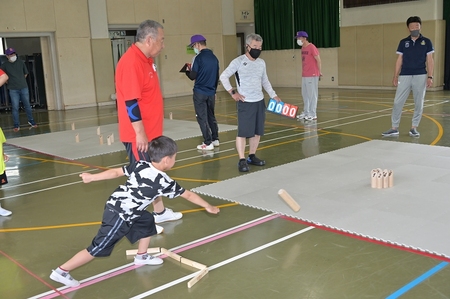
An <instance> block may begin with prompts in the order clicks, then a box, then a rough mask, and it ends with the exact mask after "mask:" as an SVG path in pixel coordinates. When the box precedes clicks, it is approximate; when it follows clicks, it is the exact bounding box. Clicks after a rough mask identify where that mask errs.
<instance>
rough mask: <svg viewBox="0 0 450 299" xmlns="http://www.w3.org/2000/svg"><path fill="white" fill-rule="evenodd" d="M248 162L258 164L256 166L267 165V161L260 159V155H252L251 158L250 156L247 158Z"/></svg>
mask: <svg viewBox="0 0 450 299" xmlns="http://www.w3.org/2000/svg"><path fill="white" fill-rule="evenodd" d="M247 163H248V164H252V165H256V166H263V165H266V161H264V160H261V159H258V157H256V156H252V157H251V158H250V157H248V158H247Z"/></svg>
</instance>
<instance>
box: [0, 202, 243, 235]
mask: <svg viewBox="0 0 450 299" xmlns="http://www.w3.org/2000/svg"><path fill="white" fill-rule="evenodd" d="M237 205H239V203H237V202H234V203H228V204H223V205H219V206H217V207H218V208H219V209H221V208H228V207H234V206H237ZM204 210H205V209H204V208H199V209H192V210H186V211H181V213H183V214H187V213H194V212H200V211H204ZM100 224H101V221H96V222H83V223H74V224H61V225H48V226H36V227H22V228H5V229H0V233H13V232H24V231H36V230H47V229H60V228H71V227H81V226H91V225H100Z"/></svg>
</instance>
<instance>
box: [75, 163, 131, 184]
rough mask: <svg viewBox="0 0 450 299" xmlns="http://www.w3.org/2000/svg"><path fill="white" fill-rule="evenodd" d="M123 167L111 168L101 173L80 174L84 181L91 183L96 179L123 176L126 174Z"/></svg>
mask: <svg viewBox="0 0 450 299" xmlns="http://www.w3.org/2000/svg"><path fill="white" fill-rule="evenodd" d="M124 175H125V174H124V172H123V169H122V168H121V167H118V168H111V169H108V170H105V171H103V172H99V173H87V172H83V173H81V174H80V178H81V179H82V180H83V182H84V183H90V182H94V181H102V180H110V179H115V178H118V177H121V176H124Z"/></svg>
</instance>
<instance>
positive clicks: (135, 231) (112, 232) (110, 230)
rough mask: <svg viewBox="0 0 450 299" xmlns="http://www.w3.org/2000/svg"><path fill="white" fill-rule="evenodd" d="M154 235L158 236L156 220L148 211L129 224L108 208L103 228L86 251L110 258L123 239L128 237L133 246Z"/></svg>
mask: <svg viewBox="0 0 450 299" xmlns="http://www.w3.org/2000/svg"><path fill="white" fill-rule="evenodd" d="M153 235H156V226H155V218H154V217H153V215H152V214H151V213H149V212H148V211H143V212H142V215H141V217H139V218H136V219H134V220H133V221H132V222H129V221H125V220H123V219H122V218H120V216H119V213H118V212H117V211H115V210H113V209H112V208H109V207H108V206H106V207H105V210H104V211H103V219H102V226H101V227H100V229H99V230H98V232H97V235H96V236H95V237H94V239H93V240H92V243H91V245H89V247H88V248H86V249H87V251H88V252H89V254H90V255H92V256H95V257H100V256H110V255H111V252H112V250H113V248H114V245H116V243H117V242H119V241H120V240H121V239H122V238H123V237H127V239H128V240H129V241H130V242H131V243H132V244H133V243H135V242H137V241H139V240H140V239H142V238H146V237H150V236H153Z"/></svg>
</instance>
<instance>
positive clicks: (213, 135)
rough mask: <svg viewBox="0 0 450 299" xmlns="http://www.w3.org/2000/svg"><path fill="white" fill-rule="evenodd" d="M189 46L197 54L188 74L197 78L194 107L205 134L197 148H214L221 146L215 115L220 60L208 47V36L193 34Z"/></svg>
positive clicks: (187, 71)
mask: <svg viewBox="0 0 450 299" xmlns="http://www.w3.org/2000/svg"><path fill="white" fill-rule="evenodd" d="M189 47H191V48H193V49H194V51H195V53H196V54H197V55H196V56H195V57H194V59H193V60H192V63H191V65H190V67H188V69H187V70H186V76H187V77H188V78H189V79H191V80H195V83H194V90H193V92H194V95H193V99H194V108H195V113H196V117H197V122H198V124H199V126H200V130H201V131H202V135H203V143H202V144H200V145H198V146H197V149H199V150H213V149H214V147H215V146H219V127H218V125H217V120H216V116H215V115H214V106H215V103H216V89H217V83H218V81H219V60H218V59H217V57H216V56H215V55H214V53H213V52H212V51H211V50H210V49H208V48H207V47H206V38H204V37H203V36H202V35H199V34H197V35H193V36H192V37H191V43H190V44H189Z"/></svg>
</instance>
